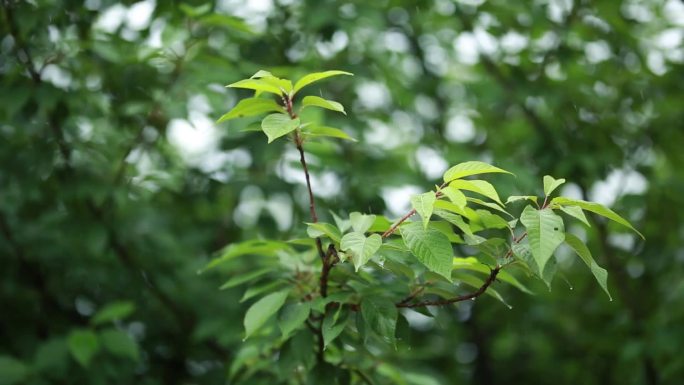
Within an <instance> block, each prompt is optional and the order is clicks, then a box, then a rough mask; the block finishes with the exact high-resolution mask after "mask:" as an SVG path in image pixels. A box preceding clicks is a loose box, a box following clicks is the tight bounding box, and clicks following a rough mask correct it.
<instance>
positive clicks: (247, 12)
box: [216, 0, 274, 31]
mask: <svg viewBox="0 0 684 385" xmlns="http://www.w3.org/2000/svg"><path fill="white" fill-rule="evenodd" d="M273 9H274V5H273V0H219V1H217V3H216V11H217V12H219V13H225V14H229V15H233V16H236V17H238V18H241V19H243V20H244V21H245V22H246V23H247V24H249V25H250V26H252V27H254V29H256V30H257V31H262V30H264V29H265V28H266V24H267V23H266V19H267V18H268V16H269V15H270V14H271V13H272V12H273Z"/></svg>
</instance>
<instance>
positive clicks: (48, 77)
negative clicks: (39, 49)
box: [41, 64, 72, 90]
mask: <svg viewBox="0 0 684 385" xmlns="http://www.w3.org/2000/svg"><path fill="white" fill-rule="evenodd" d="M41 79H43V80H45V81H48V82H50V83H52V85H54V86H55V87H57V88H61V89H63V90H67V89H69V86H70V85H71V80H72V77H71V74H70V73H69V72H67V71H65V70H64V69H62V68H60V67H58V66H56V65H54V64H49V65H47V66H45V68H44V69H43V72H42V73H41Z"/></svg>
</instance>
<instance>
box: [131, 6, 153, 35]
mask: <svg viewBox="0 0 684 385" xmlns="http://www.w3.org/2000/svg"><path fill="white" fill-rule="evenodd" d="M155 6H156V1H155V0H145V1H141V2H138V3H135V4H133V5H131V7H130V8H129V9H128V12H127V13H126V27H128V28H130V29H132V30H134V31H142V30H143V29H145V28H147V26H148V25H149V24H150V20H151V19H152V13H153V12H154V8H155Z"/></svg>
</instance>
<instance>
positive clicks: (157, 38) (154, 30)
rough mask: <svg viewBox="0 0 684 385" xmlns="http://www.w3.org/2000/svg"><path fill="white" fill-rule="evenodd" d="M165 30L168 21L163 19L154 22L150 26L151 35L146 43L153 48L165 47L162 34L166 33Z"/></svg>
mask: <svg viewBox="0 0 684 385" xmlns="http://www.w3.org/2000/svg"><path fill="white" fill-rule="evenodd" d="M164 28H166V21H164V20H162V19H156V20H155V21H153V22H152V25H151V26H150V34H149V36H148V37H147V41H146V42H145V43H146V44H147V45H148V46H150V47H152V48H161V47H162V46H163V43H162V33H163V32H164Z"/></svg>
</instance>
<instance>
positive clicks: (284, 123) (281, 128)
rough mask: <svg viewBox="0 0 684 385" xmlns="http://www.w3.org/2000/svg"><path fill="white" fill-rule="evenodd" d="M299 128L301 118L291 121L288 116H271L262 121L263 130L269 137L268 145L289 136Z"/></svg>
mask: <svg viewBox="0 0 684 385" xmlns="http://www.w3.org/2000/svg"><path fill="white" fill-rule="evenodd" d="M297 127H299V118H295V119H290V117H289V116H288V115H287V114H271V115H268V116H267V117H265V118H264V120H262V121H261V129H262V130H264V133H265V134H266V136H267V137H268V143H271V142H273V141H274V140H276V139H278V138H280V137H281V136H284V135H287V134H289V133H290V132H292V131H294V130H296V129H297Z"/></svg>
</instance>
